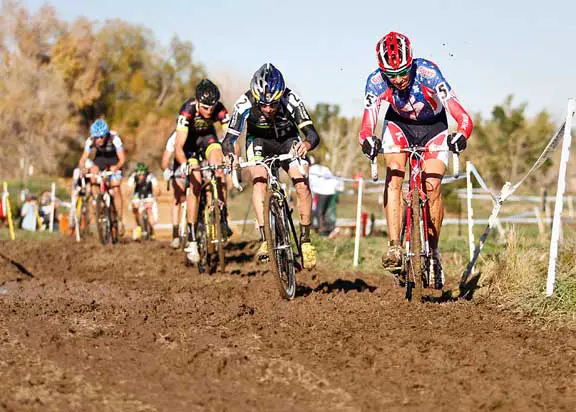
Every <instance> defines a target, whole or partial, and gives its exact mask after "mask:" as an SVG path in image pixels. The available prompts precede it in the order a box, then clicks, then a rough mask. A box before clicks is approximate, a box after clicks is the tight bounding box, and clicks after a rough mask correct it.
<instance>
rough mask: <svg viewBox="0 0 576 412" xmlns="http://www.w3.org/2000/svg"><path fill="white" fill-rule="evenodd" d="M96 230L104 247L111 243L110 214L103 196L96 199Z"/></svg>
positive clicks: (100, 195)
mask: <svg viewBox="0 0 576 412" xmlns="http://www.w3.org/2000/svg"><path fill="white" fill-rule="evenodd" d="M96 228H97V230H98V239H99V240H100V243H102V244H103V245H106V244H108V243H110V241H111V235H110V219H109V212H108V206H106V202H105V200H104V196H103V195H102V194H99V195H98V197H97V198H96Z"/></svg>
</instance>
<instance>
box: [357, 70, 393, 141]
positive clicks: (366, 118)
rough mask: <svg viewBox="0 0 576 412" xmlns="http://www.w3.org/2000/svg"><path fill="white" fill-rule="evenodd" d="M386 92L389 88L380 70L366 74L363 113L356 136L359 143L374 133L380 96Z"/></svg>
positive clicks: (380, 101)
mask: <svg viewBox="0 0 576 412" xmlns="http://www.w3.org/2000/svg"><path fill="white" fill-rule="evenodd" d="M388 92H389V89H387V87H386V83H385V80H384V79H383V78H382V74H381V73H380V72H378V71H376V72H373V73H372V74H371V75H370V76H368V80H366V88H365V89H364V115H363V116H362V124H361V126H360V135H359V137H358V141H359V142H360V144H362V143H363V142H364V140H366V138H368V137H370V136H373V135H374V131H375V129H376V124H377V123H378V113H379V112H380V105H381V104H382V98H383V97H385V96H387V94H389V93H388Z"/></svg>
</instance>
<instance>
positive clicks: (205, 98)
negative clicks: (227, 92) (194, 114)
mask: <svg viewBox="0 0 576 412" xmlns="http://www.w3.org/2000/svg"><path fill="white" fill-rule="evenodd" d="M196 99H197V100H198V101H199V102H200V103H202V104H205V105H207V106H214V105H215V104H216V103H218V100H220V90H218V87H216V85H215V84H214V83H212V82H211V81H210V80H208V79H202V80H201V81H200V83H198V85H197V86H196Z"/></svg>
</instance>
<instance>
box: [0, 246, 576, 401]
mask: <svg viewBox="0 0 576 412" xmlns="http://www.w3.org/2000/svg"><path fill="white" fill-rule="evenodd" d="M0 249H1V251H2V253H3V254H4V255H7V256H10V257H11V258H12V259H14V260H16V261H18V262H20V263H22V264H23V265H24V266H25V267H26V269H28V270H29V271H30V273H31V274H32V275H33V277H30V276H28V275H24V274H22V273H21V271H19V270H18V269H16V268H15V267H14V265H12V264H8V263H7V262H6V261H5V259H2V258H0V411H22V410H38V411H40V410H41V411H46V410H83V411H87V410H94V411H148V410H150V411H153V410H162V411H168V410H169V411H201V410H218V411H220V410H221V411H225V410H279V411H295V410H326V411H340V410H342V411H361V410H362V411H363V410H386V411H390V410H391V411H394V410H414V411H421V410H462V411H468V410H540V409H545V410H566V411H573V410H576V395H575V394H576V337H575V336H574V334H573V332H571V331H568V330H545V329H542V328H541V327H536V326H531V325H530V323H529V322H528V320H526V319H522V318H520V317H518V316H517V315H514V314H511V313H509V312H506V311H505V310H504V309H501V308H498V307H496V306H495V305H493V304H489V303H487V302H457V303H448V304H418V305H415V304H410V305H409V304H405V303H403V302H402V299H401V294H400V293H399V292H398V291H397V290H394V289H392V287H391V286H392V284H391V282H390V280H389V279H386V278H381V277H379V276H371V275H361V274H353V273H350V272H346V271H345V269H344V268H343V270H342V271H341V272H340V273H327V272H322V271H320V270H318V271H315V272H313V273H307V274H301V275H300V276H299V282H300V289H299V297H298V298H297V299H296V300H295V301H293V302H285V301H282V300H280V299H279V296H278V292H277V290H276V284H275V283H274V282H275V281H274V279H273V278H272V276H271V274H270V273H269V272H268V271H267V270H265V268H262V267H261V266H256V265H254V264H253V263H252V261H251V258H252V256H253V254H254V253H255V249H256V245H254V244H250V243H240V244H235V245H233V250H230V251H229V255H230V256H231V258H230V262H229V264H228V273H227V274H220V275H215V276H208V275H202V276H199V275H198V274H197V273H196V272H195V270H194V269H190V268H186V267H184V265H183V264H182V256H181V254H179V253H176V252H174V251H172V250H171V249H169V248H168V246H167V243H166V242H151V243H146V244H134V243H128V244H122V245H118V246H116V247H106V248H102V247H101V246H99V245H96V244H95V243H90V242H88V243H81V244H76V243H74V242H72V241H62V240H60V241H45V242H26V241H17V242H14V243H9V242H4V243H0Z"/></svg>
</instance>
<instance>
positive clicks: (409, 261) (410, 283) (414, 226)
mask: <svg viewBox="0 0 576 412" xmlns="http://www.w3.org/2000/svg"><path fill="white" fill-rule="evenodd" d="M411 206H412V207H411V209H412V219H411V221H412V222H411V224H410V254H409V256H407V257H406V272H407V277H408V278H407V282H406V299H408V300H410V301H411V300H416V301H420V300H421V299H422V288H423V284H422V260H421V253H420V252H421V249H422V241H421V237H420V235H421V233H420V219H421V217H420V216H421V211H420V198H419V195H418V192H417V191H416V190H415V191H414V193H413V194H412V201H411Z"/></svg>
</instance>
